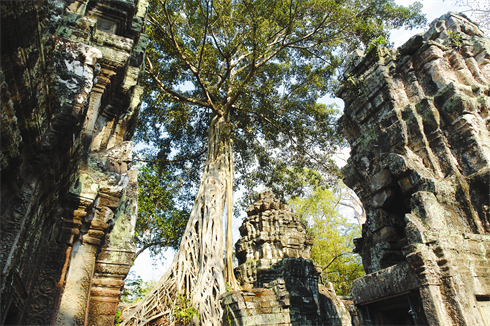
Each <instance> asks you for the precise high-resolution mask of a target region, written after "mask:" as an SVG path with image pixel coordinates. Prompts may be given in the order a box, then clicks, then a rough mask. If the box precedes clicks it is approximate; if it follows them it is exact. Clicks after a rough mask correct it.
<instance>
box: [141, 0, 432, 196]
mask: <svg viewBox="0 0 490 326" xmlns="http://www.w3.org/2000/svg"><path fill="white" fill-rule="evenodd" d="M420 8H421V5H420V4H419V3H416V4H414V5H412V6H410V7H408V8H406V7H402V6H397V5H396V4H395V3H394V1H392V0H363V1H360V0H347V1H333V0H301V1H299V0H288V1H286V0H277V1H260V2H259V1H248V0H244V1H230V0H207V1H205V0H201V1H197V0H152V1H150V8H149V15H148V19H149V22H150V26H149V29H148V33H149V35H150V37H151V39H152V42H151V44H150V46H149V48H148V50H147V65H146V70H147V71H146V72H147V74H146V76H147V77H146V79H145V81H144V82H145V83H146V86H147V87H146V88H145V89H146V92H145V95H144V97H145V102H146V103H147V105H146V106H145V107H144V108H143V109H142V116H144V117H145V118H144V119H140V125H139V127H138V130H137V133H136V139H137V140H138V141H141V142H145V143H149V144H152V145H153V146H154V147H153V148H152V149H148V150H145V151H144V152H143V153H142V154H143V155H144V159H145V160H149V161H152V162H155V163H159V164H160V165H161V167H162V168H164V169H167V170H169V171H172V173H171V174H169V176H168V177H169V178H170V179H172V180H180V182H181V185H182V188H180V190H179V193H178V198H179V201H181V202H183V201H186V202H188V203H190V202H192V200H193V198H194V196H195V193H196V190H197V186H196V185H197V184H198V180H199V178H200V175H201V171H202V168H203V164H204V157H205V155H204V153H205V152H206V149H207V146H208V144H207V131H208V125H209V122H210V119H211V118H212V116H214V115H219V116H223V117H225V118H226V120H227V121H228V122H229V124H228V126H229V130H228V135H229V137H230V138H232V139H233V141H234V155H235V157H234V161H235V168H236V169H237V171H238V172H239V173H238V176H239V178H237V179H236V180H235V182H236V184H235V186H237V185H246V183H247V182H249V183H250V184H251V183H263V184H265V185H266V186H267V187H269V188H271V189H272V190H274V191H275V192H276V194H278V195H280V196H281V197H284V196H286V195H290V194H295V195H300V194H301V193H302V191H303V186H304V183H305V182H306V183H318V184H321V185H326V184H328V183H329V182H332V181H333V180H335V178H336V176H337V175H338V174H339V171H338V169H337V167H336V166H335V164H334V162H333V160H332V159H331V155H332V154H333V153H335V152H336V151H337V150H338V148H339V146H341V145H343V139H342V137H340V135H339V134H338V132H337V123H336V122H337V118H338V116H339V112H338V110H337V109H336V108H335V107H334V106H328V105H323V104H317V103H316V100H317V99H318V98H319V97H322V96H324V95H325V94H327V93H329V92H330V93H331V91H332V90H333V88H334V87H335V86H336V82H335V78H336V75H337V69H338V68H339V67H340V66H341V64H342V62H343V58H344V56H345V55H346V54H348V53H349V52H350V51H352V50H353V49H354V48H356V47H359V46H366V45H367V44H369V43H370V41H371V40H372V39H376V38H378V37H384V38H388V34H389V33H388V30H389V29H391V28H398V27H403V26H405V27H407V28H412V27H416V26H419V25H421V24H423V23H425V18H424V17H423V16H422V15H421V14H420ZM305 171H315V172H311V175H309V176H307V178H303V177H302V176H305ZM246 178H249V180H248V181H247V180H246ZM247 188H250V187H247Z"/></svg>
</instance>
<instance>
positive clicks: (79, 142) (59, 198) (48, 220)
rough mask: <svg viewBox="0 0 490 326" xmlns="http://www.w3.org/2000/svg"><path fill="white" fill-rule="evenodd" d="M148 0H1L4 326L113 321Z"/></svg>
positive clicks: (129, 219) (126, 232)
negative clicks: (12, 325) (13, 325)
mask: <svg viewBox="0 0 490 326" xmlns="http://www.w3.org/2000/svg"><path fill="white" fill-rule="evenodd" d="M146 6H147V1H146V0H112V1H93V0H90V1H89V0H66V1H62V0H50V1H2V2H1V4H0V11H1V31H2V37H1V42H2V44H1V50H2V53H1V71H0V79H1V80H0V83H1V102H2V108H1V110H2V111H1V147H2V152H1V156H0V165H1V178H2V179H1V191H2V193H1V199H2V200H1V236H0V239H1V240H0V260H1V271H2V275H1V284H0V285H1V291H2V296H1V316H0V323H1V324H8V325H10V324H21V325H50V324H51V325H54V324H56V325H112V324H113V323H114V313H115V311H116V307H117V304H118V300H119V296H120V289H121V287H122V285H123V284H124V282H123V279H124V278H125V276H126V274H127V273H128V270H129V268H130V266H131V261H132V257H133V254H134V251H135V248H134V244H133V242H132V237H133V234H134V225H135V220H136V213H137V171H136V170H135V169H134V168H131V167H130V163H131V160H132V142H131V139H132V135H133V132H134V128H135V123H136V119H137V116H138V112H139V105H140V100H141V95H142V88H141V86H139V85H138V81H139V79H140V76H141V74H142V71H143V69H142V65H143V59H144V53H145V47H146V44H147V37H146V35H145V34H142V32H143V31H144V25H145V23H144V20H145V15H146Z"/></svg>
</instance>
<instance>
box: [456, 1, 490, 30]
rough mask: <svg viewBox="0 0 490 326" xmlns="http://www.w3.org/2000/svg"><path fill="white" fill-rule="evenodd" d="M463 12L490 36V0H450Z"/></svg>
mask: <svg viewBox="0 0 490 326" xmlns="http://www.w3.org/2000/svg"><path fill="white" fill-rule="evenodd" d="M452 2H453V3H454V4H455V5H456V6H458V7H460V8H461V9H462V10H461V11H462V12H463V13H465V14H468V16H469V17H470V18H471V19H472V20H473V21H475V22H476V23H478V24H479V25H480V28H481V29H482V30H483V32H484V33H485V34H486V36H487V37H490V0H452Z"/></svg>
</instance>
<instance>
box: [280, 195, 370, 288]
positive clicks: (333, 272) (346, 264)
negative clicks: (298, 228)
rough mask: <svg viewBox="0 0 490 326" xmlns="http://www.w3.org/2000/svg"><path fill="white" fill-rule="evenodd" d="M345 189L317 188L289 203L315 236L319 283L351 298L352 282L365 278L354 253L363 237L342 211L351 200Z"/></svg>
mask: <svg viewBox="0 0 490 326" xmlns="http://www.w3.org/2000/svg"><path fill="white" fill-rule="evenodd" d="M345 189H346V187H345V186H339V187H337V188H336V189H334V190H333V191H332V190H329V189H322V188H317V189H316V190H314V191H313V192H312V193H310V194H309V195H308V196H305V197H303V198H295V199H293V200H291V201H290V202H289V204H290V206H291V208H293V209H294V211H295V212H296V214H298V216H299V217H301V219H302V220H303V221H304V222H305V225H306V227H307V232H308V234H310V235H311V236H312V237H313V247H312V250H311V254H312V259H313V261H314V262H316V263H317V264H319V265H320V267H321V270H322V272H321V274H320V280H319V281H320V282H321V283H326V282H331V283H332V285H333V287H334V289H335V291H336V292H337V294H338V295H350V290H351V288H352V281H354V280H355V279H356V278H358V277H361V276H362V275H364V270H363V267H362V263H361V259H360V257H359V255H357V254H354V253H353V251H352V250H353V249H354V248H353V247H354V245H353V239H354V238H357V237H360V236H361V228H360V226H359V224H358V223H355V222H354V221H349V220H348V219H347V218H346V217H345V216H343V215H342V214H340V212H339V211H340V208H341V206H343V205H344V202H345V201H346V200H347V201H349V198H345V197H346V196H348V194H347V193H346V192H345ZM348 205H349V206H350V204H348Z"/></svg>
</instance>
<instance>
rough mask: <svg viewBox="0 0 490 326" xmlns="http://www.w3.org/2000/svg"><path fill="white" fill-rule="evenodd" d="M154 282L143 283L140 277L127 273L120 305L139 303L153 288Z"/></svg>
mask: <svg viewBox="0 0 490 326" xmlns="http://www.w3.org/2000/svg"><path fill="white" fill-rule="evenodd" d="M155 284H156V281H154V280H151V281H143V279H142V278H141V276H139V275H138V276H136V275H135V274H134V273H133V272H129V274H128V276H127V277H126V279H125V285H124V289H123V292H122V295H121V298H120V302H121V303H135V302H139V301H141V299H143V298H144V297H145V295H147V294H148V293H149V292H150V291H151V289H152V288H153V287H154V286H155Z"/></svg>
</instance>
